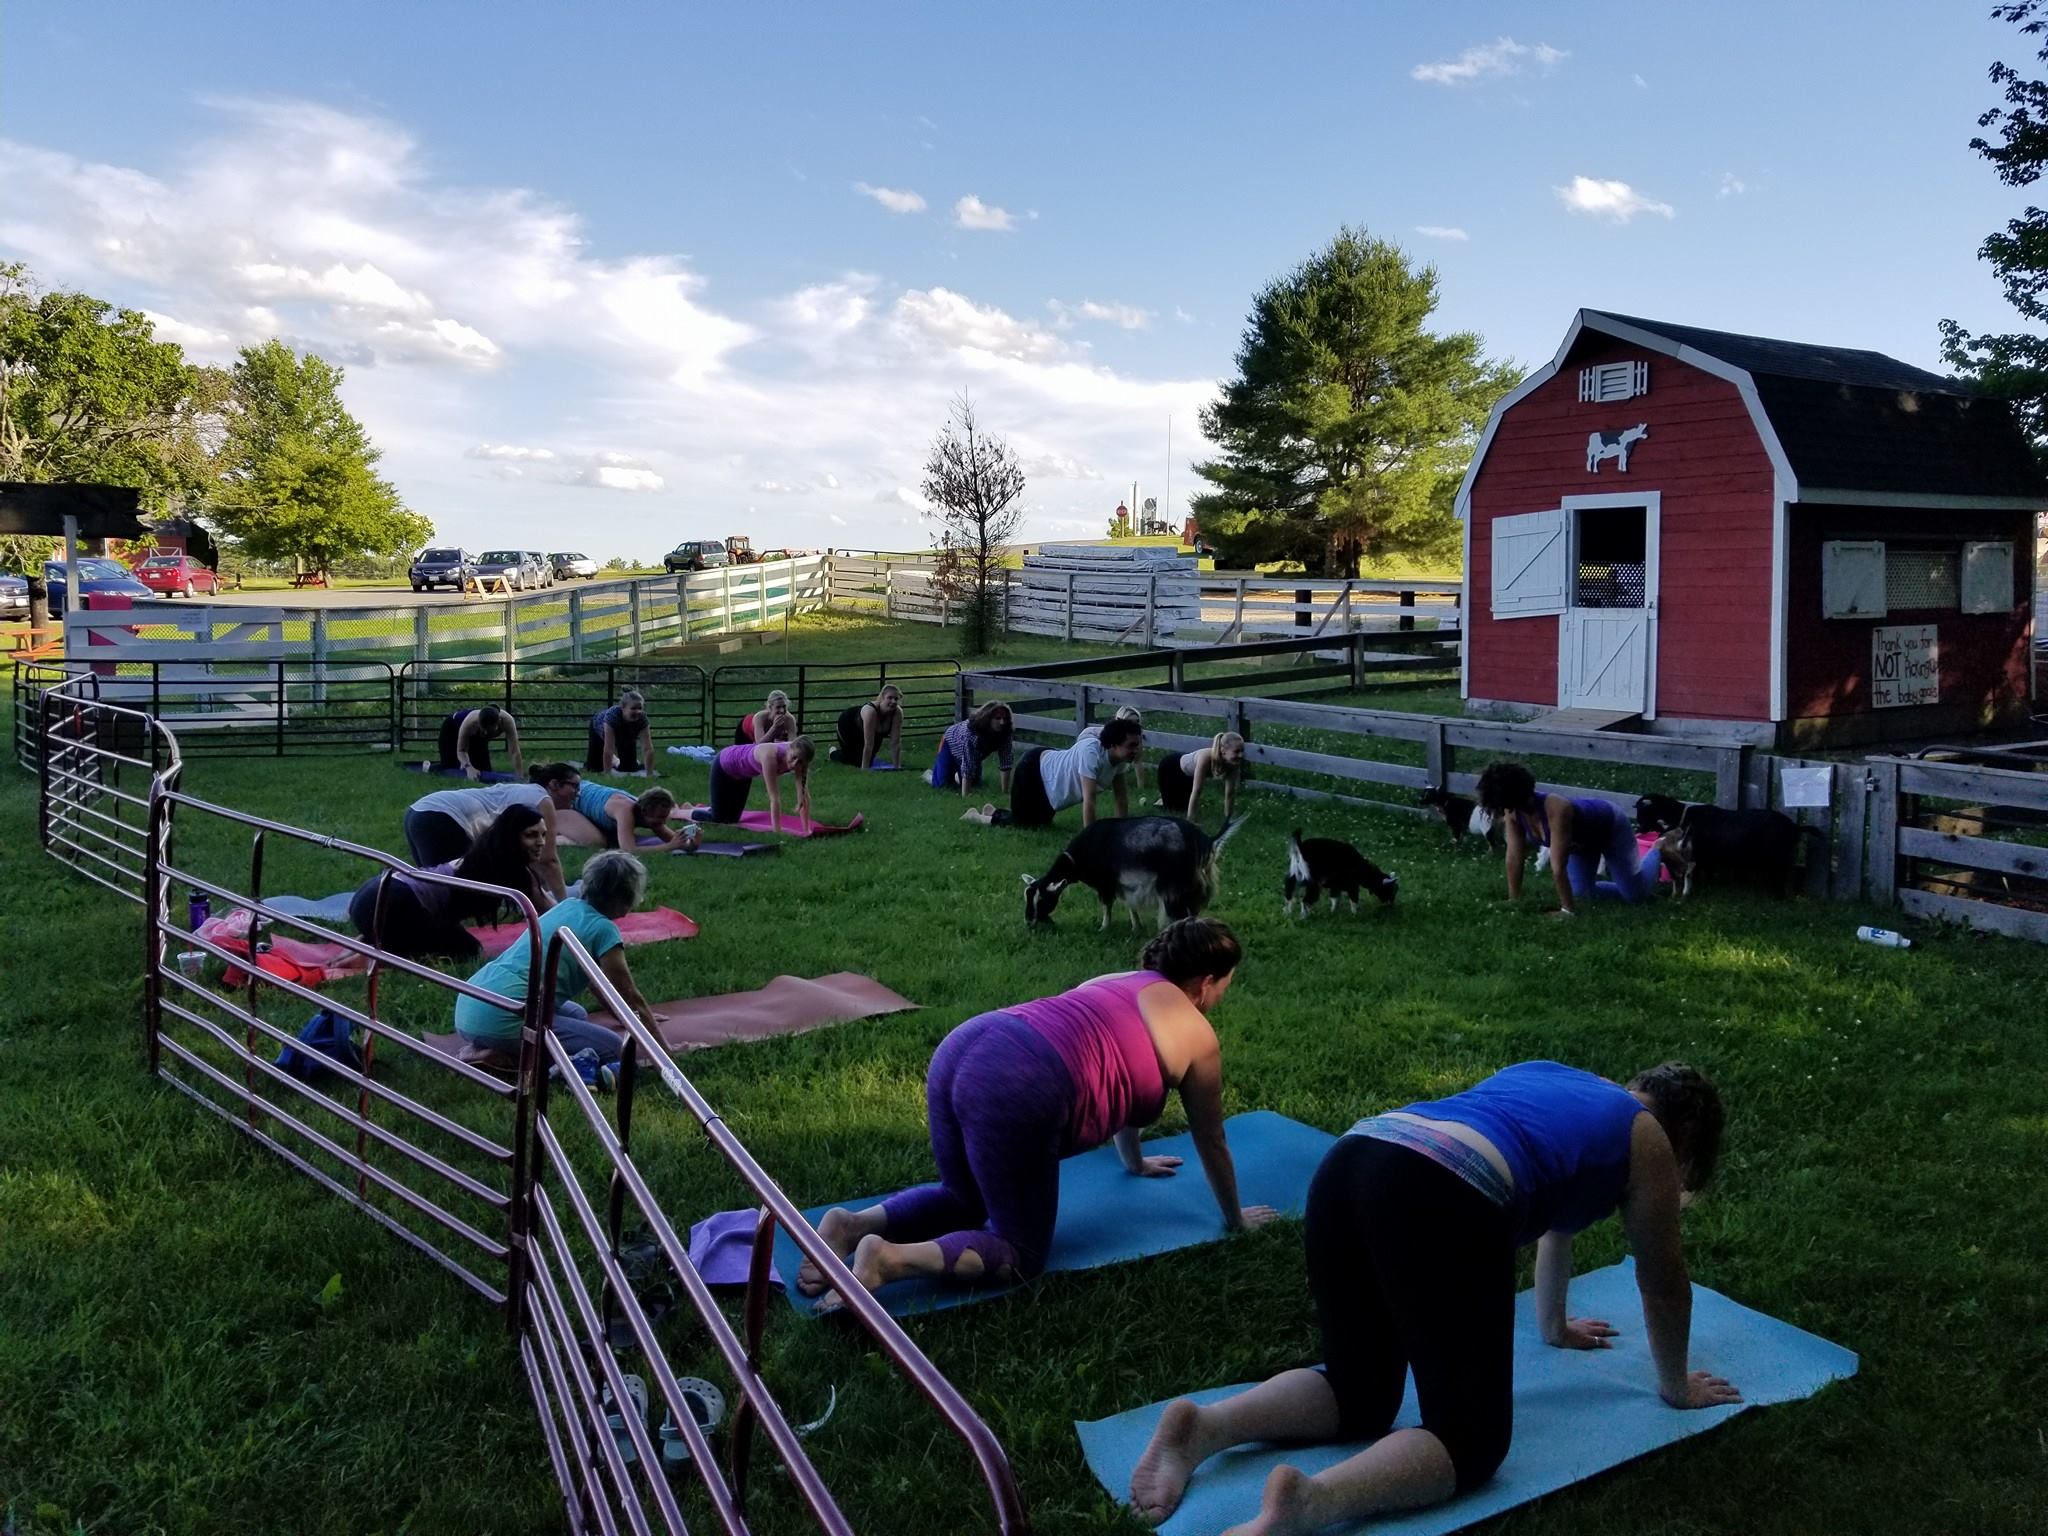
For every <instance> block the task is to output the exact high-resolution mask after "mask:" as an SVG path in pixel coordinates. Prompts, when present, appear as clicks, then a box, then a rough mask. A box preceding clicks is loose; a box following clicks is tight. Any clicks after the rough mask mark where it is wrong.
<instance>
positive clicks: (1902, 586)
mask: <svg viewBox="0 0 2048 1536" xmlns="http://www.w3.org/2000/svg"><path fill="white" fill-rule="evenodd" d="M1962 567H1963V556H1962V551H1961V550H1959V549H1957V548H1956V547H1955V546H1953V545H1950V546H1949V547H1948V548H1946V549H1932V548H1926V547H1922V548H1913V547H1910V546H1901V545H1898V544H1888V545H1886V546H1885V552H1884V600H1885V606H1886V607H1887V608H1889V609H1890V610H1891V611H1892V612H1894V613H1897V612H1899V611H1900V610H1902V609H1908V610H1910V609H1916V608H1960V607H1961V606H1962V587H1963V570H1962Z"/></svg>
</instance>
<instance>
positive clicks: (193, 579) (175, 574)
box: [135, 549, 220, 597]
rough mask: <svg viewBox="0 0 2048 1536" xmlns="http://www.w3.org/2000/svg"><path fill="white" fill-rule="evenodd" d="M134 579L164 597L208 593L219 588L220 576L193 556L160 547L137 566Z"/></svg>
mask: <svg viewBox="0 0 2048 1536" xmlns="http://www.w3.org/2000/svg"><path fill="white" fill-rule="evenodd" d="M135 579H136V580H137V581H139V582H141V583H142V584H143V585H144V586H145V587H147V588H149V590H150V591H152V592H155V593H158V594H160V595H162V596H164V597H196V596H198V595H199V594H200V593H201V592H204V593H207V594H208V595H209V596H210V595H211V594H213V593H215V592H218V591H219V590H220V578H219V577H218V576H216V575H214V573H213V572H212V571H210V570H208V569H207V568H206V567H205V566H203V565H201V564H200V563H199V562H198V561H197V560H194V559H193V558H192V557H191V556H190V555H187V554H182V553H180V552H179V551H177V550H175V549H172V550H159V551H158V552H157V553H155V554H153V555H151V556H150V557H149V558H148V559H147V560H145V561H143V562H142V563H141V564H140V565H138V566H136V567H135Z"/></svg>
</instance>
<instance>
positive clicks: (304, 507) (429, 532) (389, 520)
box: [209, 340, 434, 570]
mask: <svg viewBox="0 0 2048 1536" xmlns="http://www.w3.org/2000/svg"><path fill="white" fill-rule="evenodd" d="M342 377H343V375H342V370H341V369H339V368H337V367H335V366H334V365H333V364H331V363H329V362H328V361H327V360H326V359H325V358H322V357H319V356H317V355H316V354H313V353H310V352H309V353H307V354H305V355H304V356H300V355H299V354H298V353H296V352H294V351H293V350H292V349H291V348H290V347H288V346H286V345H285V344H284V343H283V342H281V341H276V340H272V341H266V342H264V343H263V344H262V345H261V346H255V347H244V348H243V349H242V354H241V357H240V358H239V359H238V360H237V361H236V363H235V367H234V373H233V389H232V393H231V396H230V399H229V405H228V412H227V433H226V442H225V445H224V446H223V448H222V450H221V454H220V463H221V469H222V474H221V482H220V489H219V492H218V494H217V496H216V498H215V501H214V503H213V505H212V507H211V508H210V509H209V520H210V521H211V522H212V523H213V524H214V525H215V526H216V527H218V528H219V529H220V531H221V532H223V533H225V534H226V535H227V536H228V537H230V538H232V539H234V540H235V541H236V542H237V543H238V544H240V545H241V547H242V548H243V549H245V550H246V551H248V553H249V554H250V555H252V556H254V557H256V558H258V559H289V560H299V561H303V562H305V563H307V564H308V565H311V566H312V567H314V568H315V569H320V570H324V569H326V568H327V567H328V566H329V565H332V564H333V563H335V562H336V561H339V560H344V559H349V558H353V557H357V556H378V555H396V554H398V553H400V552H401V551H403V550H405V549H408V548H410V547H411V546H413V545H416V544H422V543H425V542H426V541H427V540H428V539H430V538H432V537H433V532H434V525H433V524H432V523H430V522H429V521H428V520H427V519H426V518H424V517H421V516H419V515H418V514H417V513H414V512H410V511H408V510H407V509H406V506H405V503H404V501H403V500H402V499H401V498H400V497H399V494H398V492H397V491H396V490H395V489H394V488H393V487H392V486H391V484H390V483H389V482H388V481H386V480H384V479H382V478H380V477H379V476H378V475H377V473H376V464H377V460H378V459H379V458H380V457H381V455H380V453H379V452H378V450H377V448H376V447H375V446H374V445H372V443H371V442H370V436H369V434H368V433H367V432H365V431H364V430H363V425H362V423H361V422H359V421H357V420H356V419H355V417H353V416H352V415H350V414H349V412H348V409H347V407H345V406H344V405H343V404H342V403H341V382H342Z"/></svg>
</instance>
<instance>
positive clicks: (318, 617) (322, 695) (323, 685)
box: [313, 608, 327, 704]
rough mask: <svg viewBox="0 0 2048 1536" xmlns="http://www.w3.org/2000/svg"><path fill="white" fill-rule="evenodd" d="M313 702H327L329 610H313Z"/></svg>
mask: <svg viewBox="0 0 2048 1536" xmlns="http://www.w3.org/2000/svg"><path fill="white" fill-rule="evenodd" d="M313 702H314V703H315V704H325V703H326V702H327V610H326V609H325V608H315V609H314V610H313Z"/></svg>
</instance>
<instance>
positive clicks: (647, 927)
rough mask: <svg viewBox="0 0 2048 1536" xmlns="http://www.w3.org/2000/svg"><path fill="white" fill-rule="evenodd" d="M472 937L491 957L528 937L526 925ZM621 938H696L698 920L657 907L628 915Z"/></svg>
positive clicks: (499, 926) (481, 931)
mask: <svg viewBox="0 0 2048 1536" xmlns="http://www.w3.org/2000/svg"><path fill="white" fill-rule="evenodd" d="M469 932H470V936H471V937H472V938H474V939H475V940H476V941H477V944H478V945H479V946H480V947H481V948H482V949H483V952H484V953H485V954H487V955H493V956H495V955H502V954H503V953H504V952H505V951H506V950H508V949H510V948H511V947H512V946H513V945H514V944H517V943H519V942H520V941H521V940H522V939H524V938H525V937H526V924H524V923H499V924H497V925H495V926H494V927H490V928H472V929H470V930H469ZM619 937H621V938H623V939H624V940H625V941H626V942H627V943H628V944H658V943H660V942H661V941H662V940H663V939H694V938H695V937H697V920H696V919H695V918H693V917H685V916H684V915H683V914H682V913H680V912H678V911H676V909H675V908H673V907H656V908H655V909H654V910H653V911H651V912H628V913H627V914H626V915H625V916H624V917H622V918H620V919H619Z"/></svg>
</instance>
